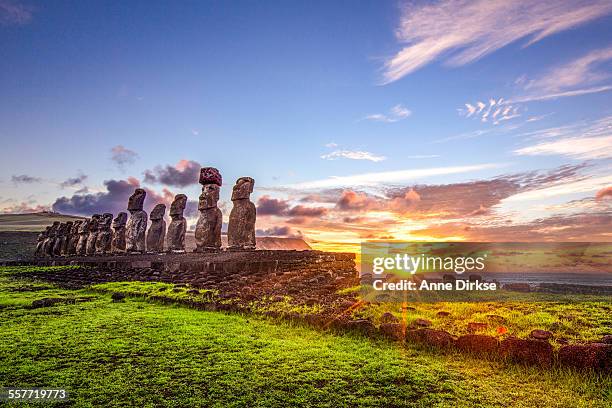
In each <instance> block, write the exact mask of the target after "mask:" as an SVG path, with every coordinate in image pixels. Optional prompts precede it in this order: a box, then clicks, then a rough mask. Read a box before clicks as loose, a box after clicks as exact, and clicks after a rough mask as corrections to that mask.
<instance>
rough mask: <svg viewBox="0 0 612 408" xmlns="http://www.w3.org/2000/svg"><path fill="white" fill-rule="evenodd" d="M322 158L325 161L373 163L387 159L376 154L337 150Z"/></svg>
mask: <svg viewBox="0 0 612 408" xmlns="http://www.w3.org/2000/svg"><path fill="white" fill-rule="evenodd" d="M321 158H322V159H325V160H337V159H351V160H369V161H373V162H379V161H383V160H386V159H387V158H386V157H385V156H378V155H376V154H374V153H370V152H364V151H359V150H355V151H353V150H336V151H334V152H331V153H328V154H324V155H322V156H321Z"/></svg>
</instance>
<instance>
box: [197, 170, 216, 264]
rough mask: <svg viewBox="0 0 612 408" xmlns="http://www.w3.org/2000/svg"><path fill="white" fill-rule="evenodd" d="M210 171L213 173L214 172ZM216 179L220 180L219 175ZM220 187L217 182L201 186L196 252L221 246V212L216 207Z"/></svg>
mask: <svg viewBox="0 0 612 408" xmlns="http://www.w3.org/2000/svg"><path fill="white" fill-rule="evenodd" d="M205 169H210V168H205ZM203 173H204V172H203ZM210 173H211V174H214V172H210ZM218 179H219V180H220V176H219V177H218ZM205 181H206V180H205ZM220 189H221V187H220V186H219V185H218V184H213V183H208V184H204V185H203V187H202V194H201V195H200V201H199V204H198V209H199V210H200V217H199V218H198V223H197V224H196V229H195V239H196V250H195V251H196V252H204V251H210V250H218V249H219V248H221V227H222V225H223V214H222V213H221V210H220V209H219V207H217V202H218V201H219V190H220Z"/></svg>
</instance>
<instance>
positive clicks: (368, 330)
mask: <svg viewBox="0 0 612 408" xmlns="http://www.w3.org/2000/svg"><path fill="white" fill-rule="evenodd" d="M345 327H346V328H347V329H349V330H353V331H356V332H358V333H361V334H364V335H366V336H371V335H373V334H374V333H375V332H376V326H374V325H373V324H372V322H371V321H369V320H367V319H359V320H349V321H347V322H346V324H345Z"/></svg>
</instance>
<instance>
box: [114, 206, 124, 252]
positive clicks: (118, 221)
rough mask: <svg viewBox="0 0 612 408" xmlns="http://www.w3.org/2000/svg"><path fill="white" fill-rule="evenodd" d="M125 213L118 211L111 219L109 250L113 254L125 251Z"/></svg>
mask: <svg viewBox="0 0 612 408" xmlns="http://www.w3.org/2000/svg"><path fill="white" fill-rule="evenodd" d="M126 222H127V213H124V212H120V213H119V214H117V217H115V219H114V220H113V240H112V242H111V252H112V253H114V254H117V253H122V252H125V223H126Z"/></svg>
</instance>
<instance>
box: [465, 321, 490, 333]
mask: <svg viewBox="0 0 612 408" xmlns="http://www.w3.org/2000/svg"><path fill="white" fill-rule="evenodd" d="M488 326H489V325H488V324H486V323H481V322H469V323H468V324H467V330H468V331H469V332H470V333H474V332H477V331H481V330H485V329H486V328H487V327H488Z"/></svg>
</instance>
